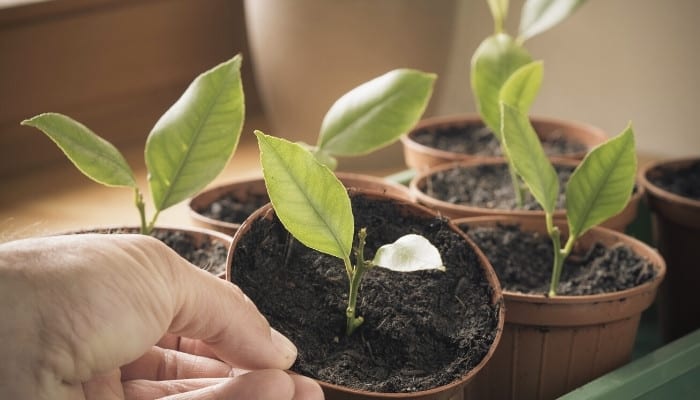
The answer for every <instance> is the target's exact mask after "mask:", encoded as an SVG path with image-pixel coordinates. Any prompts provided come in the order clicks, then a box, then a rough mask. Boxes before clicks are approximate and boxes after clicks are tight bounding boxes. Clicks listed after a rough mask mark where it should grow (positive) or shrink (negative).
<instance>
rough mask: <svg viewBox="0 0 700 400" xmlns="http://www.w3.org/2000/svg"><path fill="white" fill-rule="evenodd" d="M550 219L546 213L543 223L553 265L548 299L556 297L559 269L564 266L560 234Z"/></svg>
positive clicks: (549, 215)
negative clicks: (545, 227) (550, 244)
mask: <svg viewBox="0 0 700 400" xmlns="http://www.w3.org/2000/svg"><path fill="white" fill-rule="evenodd" d="M552 219H553V217H552V214H551V213H548V212H546V213H545V221H546V224H547V233H548V234H549V237H550V238H551V239H552V251H553V253H554V263H553V265H552V278H551V280H550V282H549V297H554V296H556V295H557V288H558V287H559V278H560V277H561V269H562V266H563V265H564V258H563V257H562V254H561V232H559V228H557V227H556V226H554V223H553V222H552Z"/></svg>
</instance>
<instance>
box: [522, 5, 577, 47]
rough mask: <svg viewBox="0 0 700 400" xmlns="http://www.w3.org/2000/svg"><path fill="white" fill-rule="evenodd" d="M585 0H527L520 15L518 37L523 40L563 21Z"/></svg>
mask: <svg viewBox="0 0 700 400" xmlns="http://www.w3.org/2000/svg"><path fill="white" fill-rule="evenodd" d="M584 1H585V0H527V1H526V2H525V4H523V11H522V14H521V17H520V34H519V39H520V40H521V41H525V40H527V39H529V38H531V37H533V36H535V35H538V34H540V33H542V32H544V31H546V30H547V29H549V28H551V27H553V26H554V25H556V24H558V23H560V22H561V21H563V20H564V19H565V18H566V17H568V16H569V15H571V14H572V13H573V12H574V11H576V9H577V8H578V7H579V6H580V5H581V4H583V2H584Z"/></svg>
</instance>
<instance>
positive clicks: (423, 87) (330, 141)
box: [318, 69, 436, 156]
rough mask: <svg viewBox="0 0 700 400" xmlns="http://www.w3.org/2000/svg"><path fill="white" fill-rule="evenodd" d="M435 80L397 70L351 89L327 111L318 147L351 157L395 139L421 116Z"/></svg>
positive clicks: (431, 77) (429, 75) (365, 152)
mask: <svg viewBox="0 0 700 400" xmlns="http://www.w3.org/2000/svg"><path fill="white" fill-rule="evenodd" d="M435 79H436V75H435V74H430V73H425V72H421V71H416V70H411V69H397V70H393V71H390V72H387V73H386V74H384V75H381V76H379V77H377V78H375V79H372V80H371V81H368V82H366V83H364V84H362V85H360V86H358V87H356V88H354V89H352V90H351V91H349V92H348V93H346V94H345V95H343V96H342V97H340V98H339V99H338V100H337V101H336V102H335V103H334V104H333V105H332V106H331V108H330V109H329V110H328V112H327V113H326V116H325V117H324V119H323V123H322V125H321V132H320V135H319V141H318V147H319V148H320V149H321V150H322V151H324V152H326V153H328V154H330V155H334V156H353V155H361V154H367V153H369V152H371V151H374V150H376V149H379V148H381V147H384V146H387V145H389V144H391V143H393V142H395V141H396V140H398V139H399V137H400V136H401V135H403V134H404V133H406V132H408V131H409V130H410V129H411V128H412V127H413V126H414V125H415V124H416V123H417V122H418V120H419V119H420V117H421V116H422V115H423V112H424V111H425V108H426V107H427V105H428V101H429V100H430V96H431V94H432V91H433V84H434V82H435Z"/></svg>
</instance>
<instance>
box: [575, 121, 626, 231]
mask: <svg viewBox="0 0 700 400" xmlns="http://www.w3.org/2000/svg"><path fill="white" fill-rule="evenodd" d="M636 171H637V157H636V152H635V141H634V131H633V130H632V125H631V124H630V125H628V126H627V128H625V130H624V131H623V132H622V133H621V134H619V135H618V136H616V137H614V138H611V139H608V140H607V141H606V142H605V143H602V144H600V145H599V146H597V147H596V148H594V149H593V150H591V151H590V152H589V153H588V154H587V155H586V157H585V158H584V159H583V161H582V162H581V164H579V166H578V167H577V168H576V169H575V170H574V172H573V174H572V175H571V177H570V178H569V182H568V184H567V186H566V215H567V219H568V222H569V232H570V234H571V235H573V236H574V237H579V236H580V235H582V234H584V233H585V232H586V231H587V230H588V229H590V228H591V227H593V226H596V225H598V224H599V223H601V222H603V221H605V220H607V219H608V218H610V217H612V216H614V215H615V214H617V213H619V212H620V211H622V209H623V208H625V206H626V205H627V202H628V201H629V198H630V196H631V195H632V190H633V188H634V180H635V175H636Z"/></svg>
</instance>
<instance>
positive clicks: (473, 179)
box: [422, 164, 574, 210]
mask: <svg viewBox="0 0 700 400" xmlns="http://www.w3.org/2000/svg"><path fill="white" fill-rule="evenodd" d="M555 170H556V171H557V175H558V176H559V189H560V192H559V199H558V201H557V208H564V206H565V184H566V182H567V181H568V180H569V177H570V176H571V173H572V172H573V170H574V167H571V166H562V165H557V166H555ZM425 182H426V184H425V188H422V190H423V191H424V192H425V193H426V194H427V195H429V196H431V197H433V198H436V199H440V200H443V201H446V202H449V203H453V204H460V205H469V206H474V207H484V208H495V209H505V210H514V209H517V208H519V207H518V206H517V203H516V202H515V193H514V191H513V184H512V183H511V177H510V173H509V172H508V166H507V165H506V164H496V165H491V164H484V165H478V166H474V167H468V168H467V167H455V168H450V169H447V170H443V171H439V172H436V173H434V174H432V175H430V176H428V177H427V179H426V181H425ZM520 209H522V210H541V209H542V208H541V207H540V205H539V204H538V203H537V201H536V200H535V199H534V198H533V197H532V196H531V195H530V193H529V192H528V191H527V190H526V196H525V199H524V204H523V207H522V208H520Z"/></svg>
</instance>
